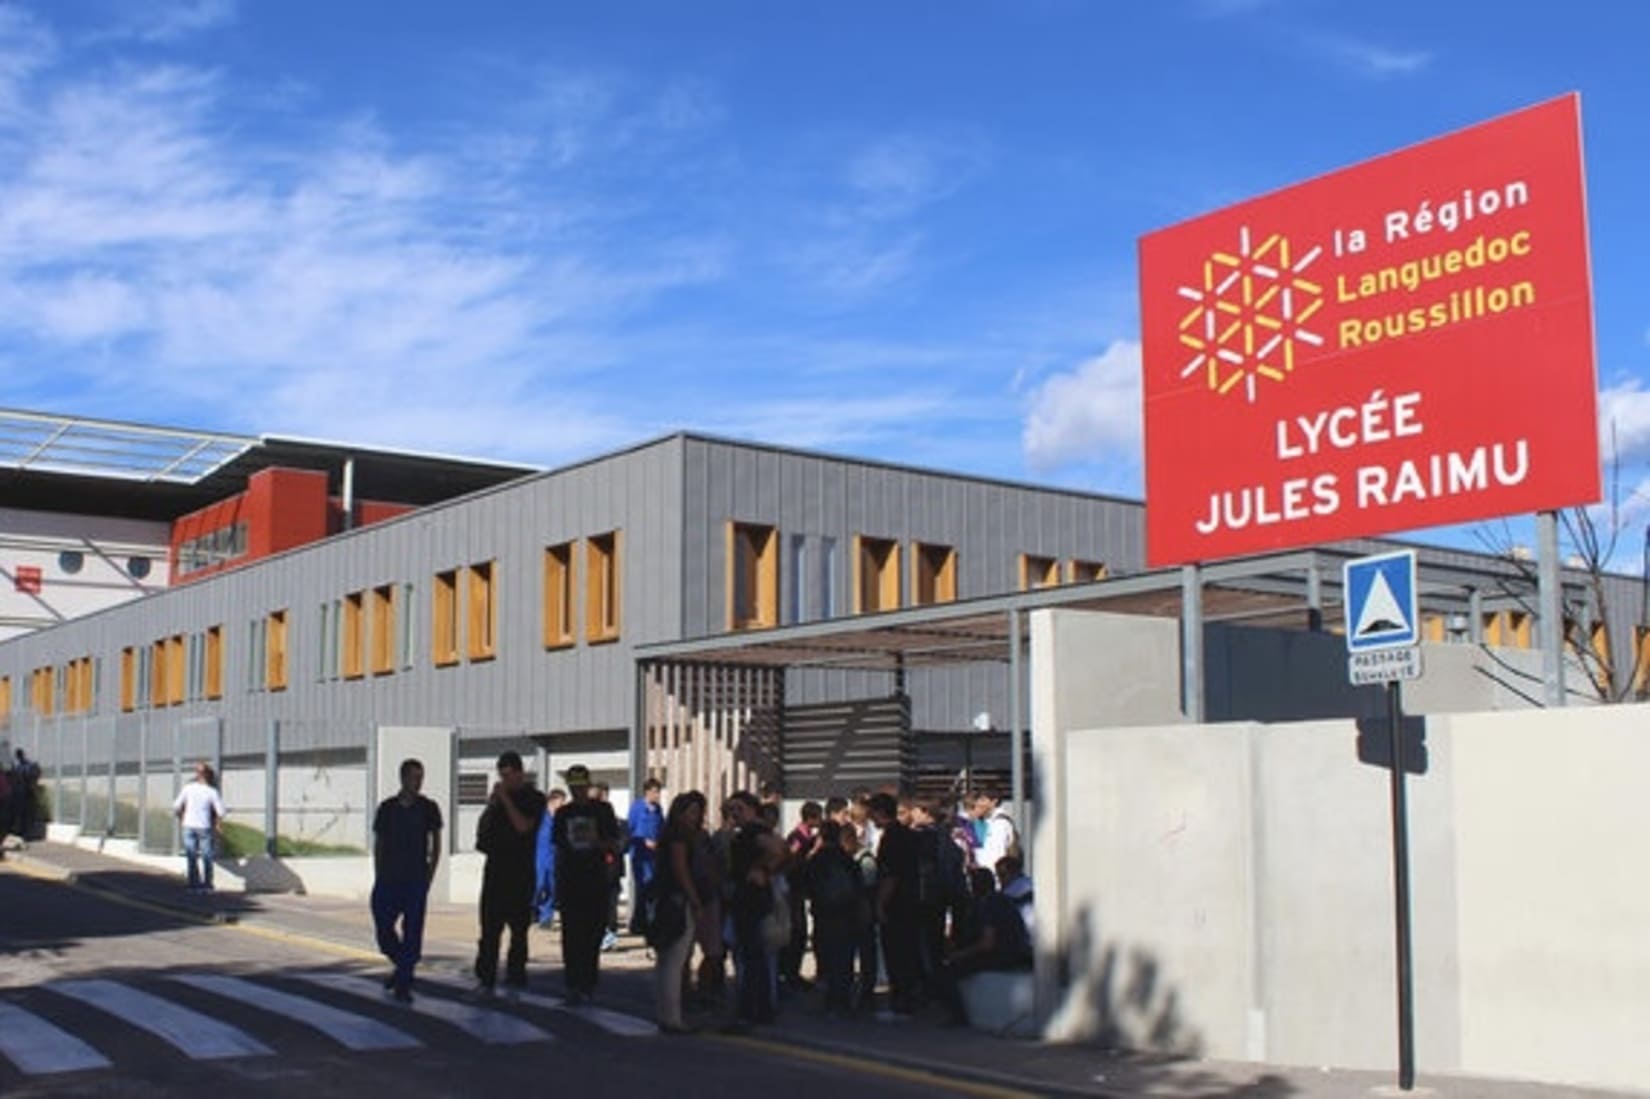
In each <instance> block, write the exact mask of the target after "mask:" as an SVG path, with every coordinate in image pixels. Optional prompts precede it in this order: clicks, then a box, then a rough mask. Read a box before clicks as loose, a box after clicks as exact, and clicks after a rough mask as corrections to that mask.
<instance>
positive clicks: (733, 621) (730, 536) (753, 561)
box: [726, 519, 779, 630]
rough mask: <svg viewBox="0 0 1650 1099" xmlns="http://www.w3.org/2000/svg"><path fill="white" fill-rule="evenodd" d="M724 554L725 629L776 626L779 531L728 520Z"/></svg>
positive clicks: (773, 528) (759, 628)
mask: <svg viewBox="0 0 1650 1099" xmlns="http://www.w3.org/2000/svg"><path fill="white" fill-rule="evenodd" d="M726 551H727V558H726V565H727V568H726V577H727V628H728V629H729V630H766V629H772V628H773V627H775V626H777V625H779V528H778V527H777V526H774V525H773V524H771V523H746V522H741V521H740V520H737V519H730V520H728V524H727V545H726Z"/></svg>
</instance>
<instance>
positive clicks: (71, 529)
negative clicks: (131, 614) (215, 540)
mask: <svg viewBox="0 0 1650 1099" xmlns="http://www.w3.org/2000/svg"><path fill="white" fill-rule="evenodd" d="M170 538H171V525H170V524H169V523H166V522H149V521H145V520H141V519H109V518H100V517H97V516H89V515H65V514H60V513H57V512H46V511H23V510H19V509H16V508H0V641H3V640H5V639H6V638H8V637H17V636H19V635H21V634H25V633H29V632H30V631H32V630H37V629H40V628H42V627H45V626H50V625H53V624H55V623H58V622H64V621H67V620H69V619H72V618H80V617H82V616H84V615H88V614H91V613H93V612H95V611H100V610H103V609H104V608H105V607H112V606H115V605H117V604H120V603H125V602H127V601H128V600H131V599H136V598H138V597H139V596H142V595H147V594H149V593H151V592H157V591H161V590H164V589H165V588H166V586H167V584H168V583H169V581H170V574H169V571H168V566H167V551H168V548H169V544H170ZM75 555H78V559H79V567H78V568H75V567H74V566H75V564H76V562H75V559H74V557H75ZM135 562H145V563H146V567H147V570H148V571H147V574H146V575H144V576H141V577H139V576H135V575H133V574H134V572H140V573H141V572H143V571H144V568H145V565H142V564H139V565H136V566H135V567H134V563H135ZM19 566H22V567H23V568H25V569H27V568H31V567H32V568H37V569H39V570H40V579H41V586H40V591H39V592H38V593H32V592H26V591H22V590H20V586H19V583H18V568H19Z"/></svg>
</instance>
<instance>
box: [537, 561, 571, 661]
mask: <svg viewBox="0 0 1650 1099" xmlns="http://www.w3.org/2000/svg"><path fill="white" fill-rule="evenodd" d="M573 640H574V638H573V543H571V542H563V543H561V544H560V545H556V546H550V547H548V548H546V549H545V551H544V647H545V648H547V649H561V648H566V647H567V646H568V645H571V644H573Z"/></svg>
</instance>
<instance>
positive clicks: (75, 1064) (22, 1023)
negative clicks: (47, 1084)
mask: <svg viewBox="0 0 1650 1099" xmlns="http://www.w3.org/2000/svg"><path fill="white" fill-rule="evenodd" d="M0 1055H4V1056H5V1058H6V1059H7V1060H8V1061H10V1062H11V1063H12V1064H14V1065H16V1066H17V1069H18V1071H19V1072H22V1073H24V1074H25V1075H28V1076H44V1075H46V1074H48V1073H56V1072H79V1071H81V1070H83V1069H93V1068H108V1067H109V1059H108V1058H107V1057H105V1056H103V1054H101V1053H99V1052H98V1051H97V1050H95V1049H93V1048H92V1047H91V1046H89V1045H87V1044H86V1043H85V1042H82V1041H81V1040H80V1039H79V1038H76V1037H75V1036H74V1035H73V1034H70V1033H69V1032H67V1031H65V1030H60V1029H58V1028H57V1027H56V1026H53V1025H52V1024H51V1023H48V1022H47V1021H46V1020H44V1019H42V1018H40V1017H39V1016H38V1015H31V1014H30V1013H29V1012H27V1011H24V1010H23V1009H22V1008H20V1007H14V1006H13V1005H11V1004H7V1003H0Z"/></svg>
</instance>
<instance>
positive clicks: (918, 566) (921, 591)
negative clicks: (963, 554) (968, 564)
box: [911, 542, 957, 607]
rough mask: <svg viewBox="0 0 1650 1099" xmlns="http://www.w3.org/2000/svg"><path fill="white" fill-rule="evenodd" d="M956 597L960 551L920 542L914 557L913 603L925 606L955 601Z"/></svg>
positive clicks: (912, 563)
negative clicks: (958, 553)
mask: <svg viewBox="0 0 1650 1099" xmlns="http://www.w3.org/2000/svg"><path fill="white" fill-rule="evenodd" d="M956 598H957V551H956V549H955V548H953V547H951V546H940V545H933V544H925V543H922V542H919V543H917V545H916V547H915V551H914V552H913V553H912V554H911V602H913V603H915V604H916V605H917V606H919V607H921V606H927V605H929V604H931V603H951V602H955V601H956Z"/></svg>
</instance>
